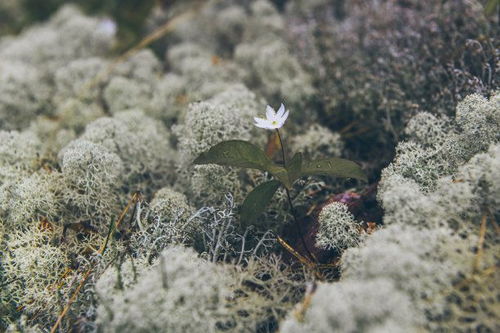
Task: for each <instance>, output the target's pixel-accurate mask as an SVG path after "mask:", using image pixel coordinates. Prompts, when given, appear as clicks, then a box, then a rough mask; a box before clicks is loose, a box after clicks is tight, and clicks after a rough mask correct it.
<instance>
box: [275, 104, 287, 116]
mask: <svg viewBox="0 0 500 333" xmlns="http://www.w3.org/2000/svg"><path fill="white" fill-rule="evenodd" d="M284 113H285V106H284V105H283V103H281V105H280V108H279V110H278V112H277V115H278V118H281V117H283V114H284ZM285 119H286V118H285Z"/></svg>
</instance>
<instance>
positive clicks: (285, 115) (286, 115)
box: [280, 111, 290, 124]
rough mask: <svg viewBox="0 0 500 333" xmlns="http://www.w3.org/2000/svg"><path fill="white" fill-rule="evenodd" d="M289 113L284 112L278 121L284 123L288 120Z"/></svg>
mask: <svg viewBox="0 0 500 333" xmlns="http://www.w3.org/2000/svg"><path fill="white" fill-rule="evenodd" d="M289 113H290V111H287V112H285V114H284V115H282V116H281V117H280V121H282V122H283V124H284V123H285V121H286V119H287V118H288V114H289Z"/></svg>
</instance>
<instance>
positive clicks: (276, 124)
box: [254, 104, 290, 130]
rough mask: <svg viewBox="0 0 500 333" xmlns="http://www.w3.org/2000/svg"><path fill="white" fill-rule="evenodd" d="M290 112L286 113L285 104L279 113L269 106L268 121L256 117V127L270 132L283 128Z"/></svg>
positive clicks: (267, 109) (267, 111) (267, 110)
mask: <svg viewBox="0 0 500 333" xmlns="http://www.w3.org/2000/svg"><path fill="white" fill-rule="evenodd" d="M289 112H290V111H286V112H285V106H284V105H283V104H281V106H280V108H279V109H278V112H276V111H274V109H273V108H272V107H270V106H269V105H268V106H267V108H266V118H267V119H263V118H258V117H254V119H255V126H257V127H260V128H266V129H270V130H273V129H278V128H281V127H282V126H283V125H284V124H285V121H286V118H288V113H289Z"/></svg>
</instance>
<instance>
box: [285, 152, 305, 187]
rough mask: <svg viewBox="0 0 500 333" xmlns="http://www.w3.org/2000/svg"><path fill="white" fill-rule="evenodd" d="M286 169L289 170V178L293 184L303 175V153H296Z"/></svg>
mask: <svg viewBox="0 0 500 333" xmlns="http://www.w3.org/2000/svg"><path fill="white" fill-rule="evenodd" d="M286 169H287V171H288V180H289V181H290V183H292V184H293V182H295V181H296V180H297V179H299V178H300V177H301V174H300V171H301V169H302V153H297V154H295V155H294V156H293V158H292V159H291V160H290V162H288V165H287V166H286Z"/></svg>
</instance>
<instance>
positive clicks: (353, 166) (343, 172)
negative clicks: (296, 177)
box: [301, 158, 368, 181]
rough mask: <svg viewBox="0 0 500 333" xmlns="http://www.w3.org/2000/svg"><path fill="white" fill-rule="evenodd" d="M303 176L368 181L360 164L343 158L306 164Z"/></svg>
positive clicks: (303, 167) (303, 166)
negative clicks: (323, 176) (324, 176)
mask: <svg viewBox="0 0 500 333" xmlns="http://www.w3.org/2000/svg"><path fill="white" fill-rule="evenodd" d="M301 175H302V176H310V175H326V176H334V177H341V178H356V179H359V180H364V181H368V178H367V177H366V175H365V173H364V171H363V170H362V169H361V166H360V165H359V164H357V163H355V162H353V161H349V160H345V159H342V158H328V159H322V160H315V161H307V162H304V163H303V165H302V171H301Z"/></svg>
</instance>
